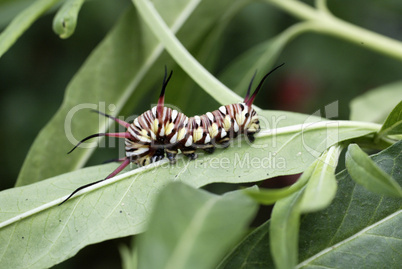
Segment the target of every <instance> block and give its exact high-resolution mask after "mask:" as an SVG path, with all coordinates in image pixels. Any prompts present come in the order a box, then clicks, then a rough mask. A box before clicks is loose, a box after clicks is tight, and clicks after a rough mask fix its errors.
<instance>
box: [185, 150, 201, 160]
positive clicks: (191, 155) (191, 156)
mask: <svg viewBox="0 0 402 269" xmlns="http://www.w3.org/2000/svg"><path fill="white" fill-rule="evenodd" d="M182 152H183V154H184V156H186V157H187V158H189V159H190V160H191V161H192V160H195V159H197V158H198V155H197V153H195V150H188V151H182Z"/></svg>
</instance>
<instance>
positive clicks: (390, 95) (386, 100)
mask: <svg viewBox="0 0 402 269" xmlns="http://www.w3.org/2000/svg"><path fill="white" fill-rule="evenodd" d="M401 88H402V81H398V82H394V83H390V84H387V85H384V86H381V87H379V88H376V89H373V90H371V91H369V92H367V93H365V94H362V95H360V96H359V97H356V98H355V99H353V100H352V102H351V103H350V110H351V112H350V119H351V120H357V121H369V122H376V123H382V122H383V121H384V120H385V119H386V118H387V116H388V114H389V113H390V112H391V110H392V108H393V107H395V106H396V105H397V104H398V103H399V102H400V101H401V100H402V91H401Z"/></svg>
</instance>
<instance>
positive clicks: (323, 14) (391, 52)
mask: <svg viewBox="0 0 402 269" xmlns="http://www.w3.org/2000/svg"><path fill="white" fill-rule="evenodd" d="M266 1H267V2H269V3H271V4H273V5H275V6H277V7H279V8H281V9H283V10H285V11H287V12H289V13H291V14H293V15H294V16H296V17H298V18H300V19H302V20H306V21H311V22H314V24H315V26H316V27H315V29H314V30H315V31H317V32H321V33H325V34H330V35H333V36H336V37H340V38H343V39H345V40H348V41H351V42H353V43H355V44H358V45H360V46H362V47H365V48H368V49H372V50H374V51H377V52H380V53H382V54H385V55H388V56H391V57H392V58H396V59H399V60H402V42H400V41H397V40H395V39H392V38H389V37H386V36H383V35H380V34H377V33H375V32H372V31H369V30H366V29H364V28H361V27H358V26H356V25H353V24H351V23H348V22H345V21H343V20H341V19H338V18H336V17H334V16H332V15H331V14H330V13H329V12H328V10H327V9H325V8H320V9H314V8H312V7H311V6H309V5H307V4H305V3H302V2H299V1H295V0H266ZM317 3H320V5H319V6H320V7H322V6H323V3H321V2H317ZM312 29H313V28H312Z"/></svg>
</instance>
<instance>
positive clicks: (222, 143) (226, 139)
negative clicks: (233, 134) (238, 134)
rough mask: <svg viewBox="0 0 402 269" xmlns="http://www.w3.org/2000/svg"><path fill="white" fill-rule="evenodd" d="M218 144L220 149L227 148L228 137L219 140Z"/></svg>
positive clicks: (228, 143)
mask: <svg viewBox="0 0 402 269" xmlns="http://www.w3.org/2000/svg"><path fill="white" fill-rule="evenodd" d="M218 144H219V145H220V146H221V147H222V148H227V147H229V145H230V139H229V137H225V138H224V139H222V140H220V141H219V142H218Z"/></svg>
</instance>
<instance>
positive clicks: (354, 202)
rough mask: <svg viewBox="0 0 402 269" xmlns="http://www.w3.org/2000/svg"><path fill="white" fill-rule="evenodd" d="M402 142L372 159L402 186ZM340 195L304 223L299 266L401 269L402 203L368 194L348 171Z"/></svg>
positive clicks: (341, 175) (341, 179)
mask: <svg viewBox="0 0 402 269" xmlns="http://www.w3.org/2000/svg"><path fill="white" fill-rule="evenodd" d="M401 152H402V141H400V142H398V143H396V144H395V145H393V146H392V147H390V148H388V149H386V150H384V151H382V152H380V153H379V154H376V155H374V156H372V160H373V161H374V162H375V163H376V165H377V166H379V167H380V168H381V169H382V170H384V171H385V172H386V173H388V174H390V175H391V176H392V177H393V178H395V180H396V181H397V182H398V183H399V184H401V183H402V171H401V163H402V155H401V154H400V153H401ZM337 179H338V193H337V196H336V197H335V200H334V202H333V203H332V204H331V206H330V207H329V208H328V209H326V210H324V211H321V212H318V213H315V214H308V215H307V216H305V217H304V218H303V220H302V222H301V228H300V229H301V230H300V231H301V233H300V251H299V258H300V261H301V263H300V264H299V265H298V267H301V268H303V267H306V268H311V267H326V268H328V267H334V266H335V265H334V263H336V264H337V265H336V266H337V267H342V268H356V267H360V268H380V267H381V268H398V267H399V265H400V264H401V263H402V256H401V255H400V254H401V252H400V249H401V243H400V242H401V240H402V234H401V233H400V231H401V229H400V223H401V220H402V219H401V217H402V208H401V201H402V200H401V199H400V198H389V197H386V196H381V195H378V194H374V193H372V192H369V191H367V190H366V189H365V188H364V187H362V186H360V185H358V184H356V183H354V182H353V180H352V179H351V178H350V175H349V174H348V173H347V171H343V172H341V173H339V174H338V175H337Z"/></svg>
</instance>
